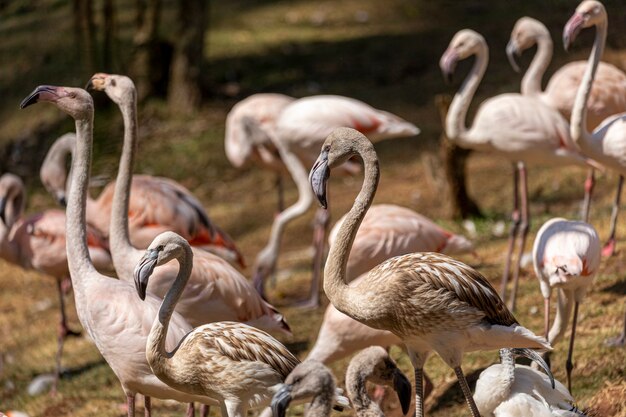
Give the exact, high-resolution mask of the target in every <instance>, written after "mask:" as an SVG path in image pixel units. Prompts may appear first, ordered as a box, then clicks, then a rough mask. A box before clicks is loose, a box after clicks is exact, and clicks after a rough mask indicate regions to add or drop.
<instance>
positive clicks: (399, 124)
mask: <svg viewBox="0 0 626 417" xmlns="http://www.w3.org/2000/svg"><path fill="white" fill-rule="evenodd" d="M337 127H352V128H355V129H357V130H359V131H360V132H362V133H365V134H367V135H368V137H369V138H370V139H371V140H372V141H374V142H376V141H380V140H383V139H393V138H398V137H407V136H414V135H417V134H418V133H419V129H418V128H417V127H416V126H415V125H414V124H412V123H409V122H407V121H405V120H403V119H401V118H400V117H398V116H395V115H393V114H391V113H388V112H386V111H382V110H378V109H375V108H373V107H371V106H369V105H368V104H365V103H363V102H361V101H359V100H355V99H353V98H348V97H341V96H332V95H322V96H311V97H304V98H301V99H299V100H296V101H294V102H293V103H291V104H289V105H288V106H286V107H285V108H284V109H283V111H282V112H281V114H280V117H279V118H278V120H277V121H276V126H275V129H274V132H273V135H274V139H273V143H274V145H275V146H276V147H277V148H278V152H279V154H280V157H281V159H282V161H283V163H284V164H285V166H286V167H287V169H288V170H289V173H290V175H291V178H292V179H293V180H294V182H295V183H296V186H297V188H298V201H297V202H296V203H295V204H293V205H292V206H290V207H288V208H287V209H286V210H284V211H283V212H281V213H280V214H279V215H278V216H276V218H275V219H274V223H273V224H272V230H271V232H270V238H269V240H268V243H267V244H266V246H265V247H264V248H263V249H262V250H261V252H259V254H258V255H257V258H256V262H255V267H254V271H255V272H254V277H253V281H254V285H255V287H256V288H257V290H258V291H259V293H260V294H262V295H264V294H265V293H264V282H265V279H266V278H267V277H268V276H269V275H270V274H271V273H272V272H273V271H274V270H275V269H276V262H277V260H278V253H279V251H280V240H281V238H282V234H283V231H284V229H285V227H286V226H287V224H288V223H290V222H291V221H292V220H294V219H296V218H297V217H300V216H302V215H304V213H306V212H307V210H308V209H309V208H310V207H311V204H312V203H313V195H312V194H311V190H310V188H309V185H308V182H307V167H310V166H311V165H312V164H313V162H314V161H315V158H316V156H317V153H318V150H319V147H320V145H321V144H322V143H323V142H324V139H325V138H326V136H328V135H329V134H330V132H332V131H333V129H335V128H337ZM343 169H345V170H346V171H347V172H355V169H357V167H356V166H355V165H354V164H351V163H350V164H347V165H346V166H344V167H343ZM328 221H329V217H328V215H327V213H326V212H325V211H318V214H317V215H316V230H315V232H314V238H313V246H314V248H315V255H314V261H313V278H312V280H311V291H310V297H309V300H308V302H307V303H305V305H309V306H317V305H318V304H319V273H320V268H321V264H322V257H323V254H324V250H323V247H324V239H325V233H326V228H327V225H328Z"/></svg>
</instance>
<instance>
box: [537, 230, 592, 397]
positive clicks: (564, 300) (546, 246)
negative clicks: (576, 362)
mask: <svg viewBox="0 0 626 417" xmlns="http://www.w3.org/2000/svg"><path fill="white" fill-rule="evenodd" d="M533 265H534V267H535V273H536V274H537V278H539V285H540V287H541V294H542V295H543V298H544V300H545V303H544V306H545V321H544V330H545V335H546V338H547V339H548V342H550V344H551V345H554V344H555V343H556V342H558V341H559V340H560V339H561V338H562V337H563V334H564V333H565V331H566V329H567V324H568V322H569V316H570V315H571V314H572V302H574V303H575V304H574V318H573V323H572V333H571V338H570V344H569V353H568V355H567V362H566V369H567V388H568V389H569V390H570V391H571V389H572V385H571V372H572V367H573V365H572V354H573V350H574V337H575V335H576V319H577V317H578V304H579V303H580V302H582V301H583V299H584V297H585V295H586V293H587V290H588V289H589V287H590V286H591V284H592V283H593V279H594V278H595V276H596V274H597V273H598V269H599V268H600V239H599V238H598V233H597V232H596V229H594V228H593V226H591V225H590V224H588V223H585V222H581V221H571V220H565V219H562V218H554V219H550V220H548V221H547V222H545V223H544V224H543V226H541V229H539V232H538V233H537V237H536V238H535V243H534V245H533ZM553 287H554V288H557V289H558V295H559V302H558V304H557V314H556V317H555V319H554V325H553V326H552V329H550V331H548V326H549V322H550V295H551V293H552V288H553Z"/></svg>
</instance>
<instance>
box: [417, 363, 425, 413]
mask: <svg viewBox="0 0 626 417" xmlns="http://www.w3.org/2000/svg"><path fill="white" fill-rule="evenodd" d="M423 378H424V370H423V369H422V368H415V417H424V387H423Z"/></svg>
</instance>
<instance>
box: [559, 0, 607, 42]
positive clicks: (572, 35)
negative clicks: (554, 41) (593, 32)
mask: <svg viewBox="0 0 626 417" xmlns="http://www.w3.org/2000/svg"><path fill="white" fill-rule="evenodd" d="M606 20H607V16H606V9H605V8H604V6H603V5H602V3H600V2H599V1H597V0H585V1H583V2H582V3H580V4H579V5H578V7H577V8H576V11H575V12H574V14H573V15H572V17H570V19H569V20H568V21H567V23H566V24H565V27H564V28H563V45H564V46H565V50H566V51H567V50H568V49H569V47H570V45H571V44H572V43H573V42H574V40H576V37H577V36H578V34H579V33H580V31H581V30H582V29H586V28H590V27H592V26H596V25H603V24H606Z"/></svg>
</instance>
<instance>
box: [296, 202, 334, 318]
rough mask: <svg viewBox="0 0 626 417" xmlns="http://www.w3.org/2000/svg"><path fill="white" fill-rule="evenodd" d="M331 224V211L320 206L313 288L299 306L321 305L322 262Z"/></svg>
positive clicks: (316, 229) (317, 221)
mask: <svg viewBox="0 0 626 417" xmlns="http://www.w3.org/2000/svg"><path fill="white" fill-rule="evenodd" d="M329 224H330V212H329V211H328V210H327V209H323V208H319V209H317V212H316V213H315V220H314V228H313V249H314V252H313V274H312V277H311V289H310V291H309V298H308V299H307V300H306V301H304V302H303V303H299V304H298V307H302V308H317V307H319V305H320V277H321V275H322V264H323V263H324V248H325V245H324V242H325V241H326V233H327V231H328V225H329Z"/></svg>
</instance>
